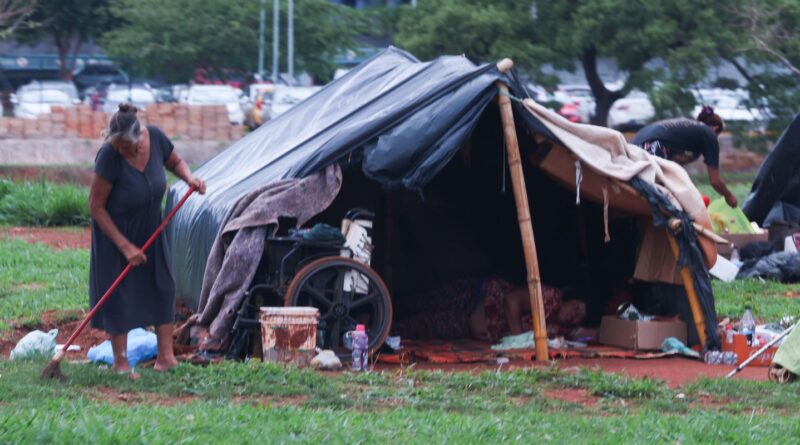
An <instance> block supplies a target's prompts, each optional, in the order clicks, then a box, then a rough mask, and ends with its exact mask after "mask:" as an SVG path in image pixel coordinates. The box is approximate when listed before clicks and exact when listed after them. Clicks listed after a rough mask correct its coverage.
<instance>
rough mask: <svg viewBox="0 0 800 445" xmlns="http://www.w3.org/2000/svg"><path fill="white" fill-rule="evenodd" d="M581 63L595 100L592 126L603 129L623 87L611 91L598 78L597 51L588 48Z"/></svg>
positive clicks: (620, 95)
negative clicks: (598, 126)
mask: <svg viewBox="0 0 800 445" xmlns="http://www.w3.org/2000/svg"><path fill="white" fill-rule="evenodd" d="M581 63H582V64H583V72H584V73H585V75H586V82H587V83H588V84H589V88H591V89H592V95H594V100H595V111H594V116H593V117H592V122H591V123H592V124H593V125H600V126H603V127H605V126H606V125H608V113H609V111H611V106H612V105H614V102H616V100H617V99H619V98H620V97H622V93H621V92H622V91H624V90H625V88H624V87H623V88H622V90H619V91H611V90H609V89H608V88H606V85H605V84H604V83H603V79H601V78H600V73H599V72H598V71H597V49H595V47H593V46H592V47H589V48H588V49H586V51H584V52H583V55H582V56H581Z"/></svg>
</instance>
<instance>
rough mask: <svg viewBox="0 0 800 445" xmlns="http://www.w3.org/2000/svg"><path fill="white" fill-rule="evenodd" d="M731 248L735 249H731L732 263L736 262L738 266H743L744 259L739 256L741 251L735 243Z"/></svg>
mask: <svg viewBox="0 0 800 445" xmlns="http://www.w3.org/2000/svg"><path fill="white" fill-rule="evenodd" d="M731 248H732V249H733V250H731V263H733V264H735V265H736V266H741V265H742V260H741V257H740V256H739V251H738V250H737V249H736V247H734V246H733V244H731Z"/></svg>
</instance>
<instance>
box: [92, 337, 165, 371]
mask: <svg viewBox="0 0 800 445" xmlns="http://www.w3.org/2000/svg"><path fill="white" fill-rule="evenodd" d="M157 353H158V342H157V341H156V334H154V333H152V332H149V331H145V330H144V329H142V328H136V329H134V330H132V331H130V332H128V364H129V365H130V366H131V368H133V367H134V366H136V364H137V363H139V362H142V361H145V360H149V359H151V358H153V357H155V356H156V354H157ZM87 357H88V358H89V360H91V361H93V362H95V363H108V364H109V365H113V364H114V353H113V352H112V350H111V341H109V340H106V341H104V342H103V343H100V344H99V345H97V346H94V347H92V348H90V349H89V353H88V354H87Z"/></svg>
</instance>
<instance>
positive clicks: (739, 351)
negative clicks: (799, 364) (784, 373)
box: [719, 332, 778, 366]
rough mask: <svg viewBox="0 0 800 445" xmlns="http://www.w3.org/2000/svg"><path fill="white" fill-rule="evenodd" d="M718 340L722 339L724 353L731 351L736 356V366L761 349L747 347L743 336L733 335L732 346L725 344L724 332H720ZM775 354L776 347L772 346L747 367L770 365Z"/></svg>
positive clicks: (758, 347)
mask: <svg viewBox="0 0 800 445" xmlns="http://www.w3.org/2000/svg"><path fill="white" fill-rule="evenodd" d="M719 338H720V339H722V350H723V351H724V352H728V351H733V352H735V353H736V355H737V356H738V360H737V361H736V366H739V365H741V364H742V362H744V361H745V360H747V359H748V358H750V356H751V355H753V354H755V353H756V352H757V351H758V350H759V349H761V346H748V345H747V336H745V335H743V334H734V335H733V343H732V344H731V343H728V342H727V340H726V338H725V333H724V332H720V337H719ZM776 352H778V346H773V347H771V348H769V349H767V350H766V351H764V353H763V354H761V355H760V356H758V358H756V359H755V360H753V361H752V362H750V364H749V365H747V366H769V365H771V364H772V359H773V357H775V353H776Z"/></svg>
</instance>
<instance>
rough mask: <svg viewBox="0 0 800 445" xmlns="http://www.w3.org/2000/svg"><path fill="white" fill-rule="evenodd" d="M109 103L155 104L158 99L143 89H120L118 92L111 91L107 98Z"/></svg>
mask: <svg viewBox="0 0 800 445" xmlns="http://www.w3.org/2000/svg"><path fill="white" fill-rule="evenodd" d="M106 98H107V100H108V101H111V102H139V103H141V102H155V101H156V98H155V96H154V95H153V93H151V92H150V91H148V90H145V89H142V88H131V89H128V88H120V89H118V90H109V91H108V95H107V96H106Z"/></svg>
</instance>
